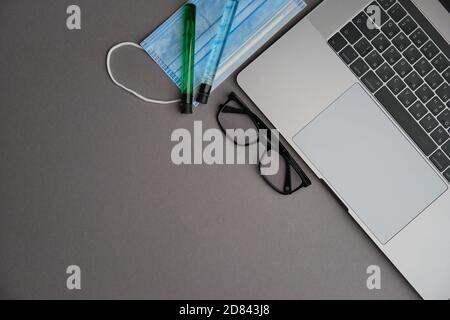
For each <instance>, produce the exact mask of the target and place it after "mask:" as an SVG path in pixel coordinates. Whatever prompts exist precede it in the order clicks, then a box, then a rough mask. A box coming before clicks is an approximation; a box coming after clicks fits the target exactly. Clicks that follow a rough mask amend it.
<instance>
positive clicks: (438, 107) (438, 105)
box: [427, 97, 445, 116]
mask: <svg viewBox="0 0 450 320" xmlns="http://www.w3.org/2000/svg"><path fill="white" fill-rule="evenodd" d="M427 108H428V110H430V112H431V113H432V114H433V115H435V116H437V115H438V114H440V113H441V112H442V111H443V110H444V109H445V105H444V104H443V103H442V101H441V100H440V99H439V98H438V97H434V98H433V99H431V100H430V102H428V103H427Z"/></svg>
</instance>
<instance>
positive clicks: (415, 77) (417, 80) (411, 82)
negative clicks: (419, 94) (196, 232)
mask: <svg viewBox="0 0 450 320" xmlns="http://www.w3.org/2000/svg"><path fill="white" fill-rule="evenodd" d="M405 82H406V84H407V85H408V87H410V88H411V90H413V91H415V90H416V89H417V88H418V87H419V86H420V85H421V84H422V83H423V80H422V78H421V77H420V76H419V74H418V73H417V72H416V71H413V72H411V73H410V74H409V75H408V76H407V77H406V78H405Z"/></svg>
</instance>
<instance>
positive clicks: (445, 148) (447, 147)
mask: <svg viewBox="0 0 450 320" xmlns="http://www.w3.org/2000/svg"><path fill="white" fill-rule="evenodd" d="M442 151H444V153H445V154H446V155H447V156H448V157H450V140H449V141H447V142H446V143H445V144H444V145H443V146H442Z"/></svg>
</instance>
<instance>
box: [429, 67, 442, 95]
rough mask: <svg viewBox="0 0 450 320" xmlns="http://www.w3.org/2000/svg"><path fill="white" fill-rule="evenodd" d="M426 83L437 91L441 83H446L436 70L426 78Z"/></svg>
mask: <svg viewBox="0 0 450 320" xmlns="http://www.w3.org/2000/svg"><path fill="white" fill-rule="evenodd" d="M425 81H426V82H427V83H428V85H429V86H430V87H431V89H433V90H436V89H437V87H439V86H440V85H441V83H442V82H444V79H443V78H442V77H441V76H440V75H439V73H438V72H437V71H436V70H433V71H431V72H430V73H429V74H428V75H427V76H426V78H425Z"/></svg>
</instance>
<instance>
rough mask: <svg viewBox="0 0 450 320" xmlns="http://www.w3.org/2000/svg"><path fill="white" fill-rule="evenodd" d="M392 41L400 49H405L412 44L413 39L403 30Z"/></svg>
mask: <svg viewBox="0 0 450 320" xmlns="http://www.w3.org/2000/svg"><path fill="white" fill-rule="evenodd" d="M392 43H393V45H394V46H395V47H396V48H397V49H398V50H399V51H403V50H405V49H406V48H408V46H409V45H410V44H411V40H409V39H408V37H407V36H406V35H405V34H404V33H403V32H402V33H400V34H398V35H397V36H396V37H395V38H394V39H392Z"/></svg>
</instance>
